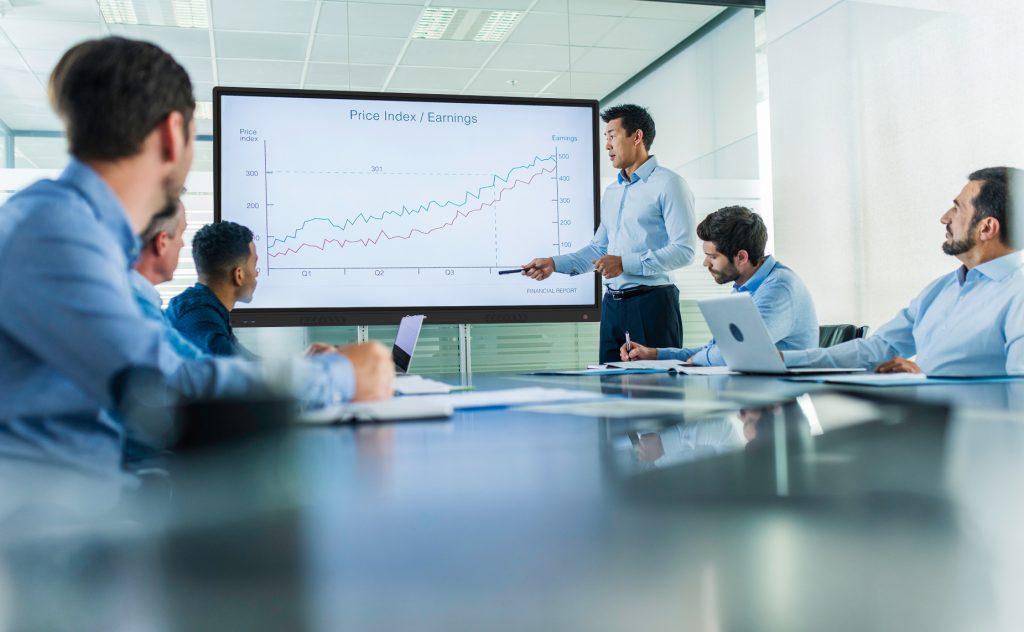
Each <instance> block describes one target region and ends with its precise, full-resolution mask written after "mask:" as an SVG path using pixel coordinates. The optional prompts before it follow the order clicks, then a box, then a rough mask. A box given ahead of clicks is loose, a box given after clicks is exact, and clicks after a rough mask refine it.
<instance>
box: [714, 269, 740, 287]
mask: <svg viewBox="0 0 1024 632" xmlns="http://www.w3.org/2000/svg"><path fill="white" fill-rule="evenodd" d="M710 272H711V278H713V279H714V280H715V283H717V284H719V285H725V284H726V283H732V282H733V281H735V280H737V279H739V278H740V273H739V271H737V270H736V268H735V267H733V266H729V267H728V268H726V269H724V270H722V271H720V272H715V271H714V270H711V271H710Z"/></svg>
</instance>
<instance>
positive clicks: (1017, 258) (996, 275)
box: [957, 250, 1024, 284]
mask: <svg viewBox="0 0 1024 632" xmlns="http://www.w3.org/2000/svg"><path fill="white" fill-rule="evenodd" d="M1021 267H1024V250H1017V251H1014V252H1011V253H1010V254H1008V255H1003V256H1002V257H997V258H995V259H993V260H991V261H986V262H985V263H983V264H981V265H979V266H975V267H974V269H975V270H977V271H978V274H983V275H985V276H987V277H988V278H990V279H992V280H993V281H1002V280H1003V279H1005V278H1006V277H1008V276H1010V275H1011V274H1013V273H1014V272H1016V271H1017V270H1019V269H1020V268H1021ZM966 277H967V268H965V267H964V266H960V269H959V270H957V278H959V279H960V283H961V284H963V282H964V279H965V278H966Z"/></svg>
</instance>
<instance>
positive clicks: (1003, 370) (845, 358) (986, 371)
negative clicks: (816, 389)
mask: <svg viewBox="0 0 1024 632" xmlns="http://www.w3.org/2000/svg"><path fill="white" fill-rule="evenodd" d="M967 178H968V182H967V184H966V185H964V187H963V189H962V190H961V191H960V194H959V195H957V196H956V199H954V200H953V206H952V208H950V209H949V210H948V211H946V212H945V213H944V214H943V215H942V217H941V218H940V219H939V221H940V222H941V223H942V224H944V225H945V226H946V240H945V242H944V243H943V244H942V251H943V252H945V253H946V254H947V255H952V256H954V257H956V258H957V259H959V260H960V262H961V264H962V265H961V266H960V267H959V268H958V269H956V270H954V271H953V272H950V273H949V274H947V275H945V276H942V277H939V278H938V279H937V280H935V281H933V282H932V283H931V284H929V285H928V286H927V287H926V288H925V289H924V291H922V292H921V293H920V294H919V295H918V296H917V298H915V299H914V300H912V301H911V302H910V305H909V306H908V307H906V308H904V309H903V310H901V311H900V312H899V313H898V314H897V315H896V317H895V318H893V319H892V320H891V321H889V322H888V323H886V324H885V325H883V326H882V327H880V328H879V329H878V331H877V332H875V334H874V335H873V336H871V337H870V338H866V339H862V340H861V339H858V340H852V341H850V342H845V343H843V344H840V345H836V346H834V347H829V348H828V349H810V350H806V351H786V352H784V353H783V358H784V359H785V361H786V366H814V367H846V366H849V367H864V368H866V369H874V370H875V371H877V372H878V373H922V372H923V373H926V374H928V375H934V376H966V377H981V376H998V375H1021V374H1024V256H1022V254H1024V253H1021V251H1019V250H1014V249H1013V248H1012V247H1011V245H1010V242H1009V234H1010V232H1009V222H1010V221H1011V218H1010V216H1009V215H1010V213H1011V209H1014V208H1019V207H1016V206H1014V199H1015V198H1016V203H1017V204H1020V202H1021V196H1020V187H1021V186H1024V171H1022V170H1021V169H1013V168H1008V167H990V168H988V169H980V170H978V171H975V172H974V173H972V174H971V175H969V176H968V177H967ZM1012 221H1021V220H1020V218H1018V217H1015V218H1012ZM911 358H913V359H911Z"/></svg>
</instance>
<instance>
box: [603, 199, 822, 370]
mask: <svg viewBox="0 0 1024 632" xmlns="http://www.w3.org/2000/svg"><path fill="white" fill-rule="evenodd" d="M697 236H698V237H699V238H701V239H702V240H704V267H706V268H707V269H708V272H710V273H711V276H712V277H713V278H714V279H715V281H717V282H718V283H719V284H724V283H732V284H733V286H732V291H733V292H749V293H750V294H751V296H752V297H753V299H754V305H756V306H757V310H758V311H759V312H760V313H761V317H762V318H764V322H765V325H767V326H768V332H769V333H770V334H771V337H772V341H773V342H775V346H776V348H778V349H779V350H785V349H807V348H809V347H816V346H818V317H817V315H816V314H815V312H814V300H813V299H811V293H810V292H809V291H808V290H807V287H806V286H805V285H804V283H803V281H801V280H800V277H798V276H797V275H796V273H795V272H793V271H792V270H791V269H789V268H787V267H786V266H784V265H782V264H781V263H779V262H778V261H776V260H775V257H773V256H771V255H768V256H765V254H764V248H765V244H766V243H767V242H768V230H767V228H765V225H764V222H763V221H762V220H761V217H760V216H759V215H758V214H757V213H755V212H753V211H751V210H750V209H748V208H745V207H742V206H727V207H725V208H721V209H718V210H717V211H715V212H714V213H712V214H710V215H708V216H707V217H705V218H704V221H702V222H701V223H700V224H698V225H697ZM619 353H620V354H621V357H622V359H623V360H641V359H642V360H655V359H657V360H686V361H689V362H691V363H692V364H696V365H698V366H724V365H725V360H724V359H723V358H722V354H721V352H720V351H719V350H718V346H717V345H716V344H715V341H714V340H711V341H710V342H708V343H707V344H706V345H704V346H703V347H691V348H687V349H675V348H661V349H652V348H650V347H645V346H643V345H641V344H636V343H634V344H633V345H632V350H627V349H626V345H622V347H621V348H620V350H619Z"/></svg>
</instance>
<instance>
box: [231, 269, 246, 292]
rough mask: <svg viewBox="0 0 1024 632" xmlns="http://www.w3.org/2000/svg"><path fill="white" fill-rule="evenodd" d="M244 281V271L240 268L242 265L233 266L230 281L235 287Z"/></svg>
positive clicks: (240, 285)
mask: <svg viewBox="0 0 1024 632" xmlns="http://www.w3.org/2000/svg"><path fill="white" fill-rule="evenodd" d="M244 281H245V272H244V271H243V270H242V266H235V267H234V268H232V269H231V283H232V284H234V286H235V287H242V283H243V282H244Z"/></svg>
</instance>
